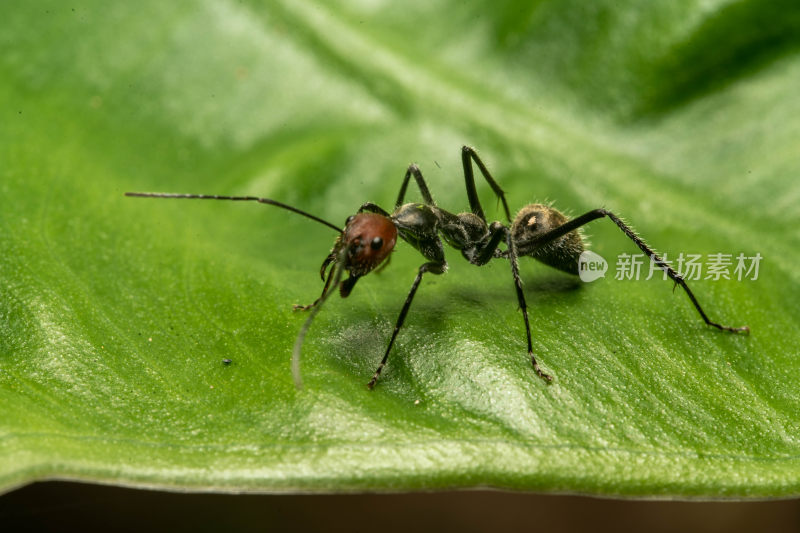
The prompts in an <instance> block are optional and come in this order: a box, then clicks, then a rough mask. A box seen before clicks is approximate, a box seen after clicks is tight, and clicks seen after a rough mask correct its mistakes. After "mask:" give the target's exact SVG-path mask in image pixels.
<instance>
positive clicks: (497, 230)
mask: <svg viewBox="0 0 800 533" xmlns="http://www.w3.org/2000/svg"><path fill="white" fill-rule="evenodd" d="M461 160H462V164H463V166H464V179H465V181H466V186H467V198H468V199H469V205H470V209H471V212H468V213H459V214H453V213H450V212H449V211H446V210H444V209H442V208H441V207H439V206H437V205H436V203H435V202H434V201H433V197H432V196H431V193H430V191H429V190H428V186H427V184H426V183H425V179H424V178H423V177H422V172H421V171H420V169H419V167H418V166H417V165H416V164H412V165H410V166H409V167H408V170H406V173H405V176H404V178H403V184H402V185H401V186H400V193H399V194H398V196H397V201H396V202H395V205H394V211H393V212H391V213H389V212H387V211H386V210H384V209H382V208H381V207H380V206H378V205H376V204H374V203H371V202H367V203H365V204H363V205H362V206H361V207H360V208H359V209H358V212H357V213H356V214H355V215H352V216H350V217H348V218H347V221H346V222H345V226H344V229H343V230H340V229H339V228H338V227H337V226H336V225H334V224H331V223H330V222H328V221H326V220H323V219H322V218H319V217H317V216H315V215H312V214H310V213H307V212H305V211H303V210H301V209H298V208H296V207H292V206H290V205H287V204H284V203H281V202H278V201H275V200H271V199H269V198H258V197H255V196H217V195H206V194H173V193H139V192H128V193H125V195H126V196H139V197H147V198H187V199H200V200H234V201H255V202H259V203H263V204H268V205H274V206H276V207H280V208H282V209H286V210H289V211H292V212H293V213H297V214H299V215H302V216H305V217H307V218H310V219H311V220H315V221H317V222H319V223H321V224H324V225H326V226H328V227H331V228H333V229H334V230H336V231H337V232H339V236H338V238H337V239H336V242H335V243H334V245H333V248H332V249H331V251H330V253H329V254H328V256H327V257H326V258H325V260H324V261H323V262H322V266H321V268H320V277H321V278H322V280H323V281H324V283H325V285H324V286H323V289H322V294H321V295H320V297H319V298H317V299H316V300H315V301H314V303H312V304H310V305H295V306H294V309H295V310H311V313H310V315H309V316H308V318H307V319H306V321H305V323H304V324H303V327H302V328H301V330H300V333H299V334H298V336H297V341H296V342H295V346H294V350H293V356H292V373H293V375H294V379H295V384H296V385H297V387H298V388H301V387H302V380H301V377H300V367H299V365H300V349H301V347H302V344H303V340H304V338H305V335H306V333H307V331H308V328H309V327H310V325H311V322H312V320H313V318H314V316H315V314H316V313H317V312H318V311H319V309H320V308H321V307H322V304H323V303H324V302H325V300H326V299H327V298H328V297H329V296H330V295H331V294H332V293H333V292H334V291H331V290H330V288H331V287H338V288H339V294H340V295H341V296H342V298H347V297H348V296H349V295H350V292H351V291H352V290H353V287H354V286H355V284H356V282H358V280H359V279H360V278H362V277H363V276H365V275H367V274H369V273H370V272H372V271H373V270H375V269H376V268H378V267H379V266H381V265H383V266H386V264H387V263H388V260H389V257H390V253H391V252H392V250H393V249H394V246H395V244H396V242H397V238H398V237H400V238H401V239H403V240H404V241H406V242H408V243H409V244H411V246H413V247H414V248H416V249H417V250H419V252H420V253H421V254H422V255H423V256H424V257H425V259H426V262H425V263H423V264H422V265H421V266H420V267H419V269H418V271H417V276H416V278H414V282H413V283H412V284H411V290H410V291H409V292H408V296H406V301H405V303H404V304H403V308H402V309H401V310H400V316H398V318H397V322H396V323H395V326H394V330H393V331H392V336H391V337H390V339H389V345H388V346H387V347H386V352H385V353H384V355H383V359H381V362H380V365H378V368H377V370H375V373H374V374H373V376H372V379H371V380H370V381H369V383H368V384H367V387H369V388H370V389H372V388H373V387H374V386H375V383H376V382H377V381H378V377H379V376H380V374H381V371H382V370H383V368H384V366H386V361H387V360H388V358H389V352H391V350H392V346H393V345H394V341H395V339H396V338H397V334H398V332H399V331H400V328H402V327H403V322H405V319H406V315H407V314H408V310H409V308H410V307H411V302H412V300H413V299H414V295H415V294H416V292H417V288H418V287H419V284H420V282H421V281H422V276H423V275H424V274H426V273H431V274H443V273H444V272H445V271H446V270H447V261H446V260H445V256H444V245H443V243H442V240H444V242H446V243H447V244H448V245H450V246H452V247H453V248H455V249H456V250H459V251H460V252H461V255H463V256H464V258H465V259H466V260H467V261H469V262H470V263H472V264H473V265H476V266H482V265H485V264H486V263H488V262H489V261H490V260H492V259H497V258H502V259H507V260H508V262H509V264H510V265H511V276H512V277H513V278H514V288H515V289H516V293H517V302H518V303H519V308H520V310H521V311H522V318H523V321H524V322H525V334H526V335H527V341H528V356H529V357H530V359H531V363H532V364H533V368H534V370H535V371H536V373H537V374H538V375H539V377H540V378H542V379H544V380H545V381H547V382H550V381H552V379H553V378H552V377H551V376H549V375H548V374H545V373H544V372H543V371H542V369H541V368H539V364H538V363H537V362H536V357H535V356H534V355H533V345H532V341H531V327H530V322H529V320H528V306H527V304H526V303H525V294H524V293H523V291H522V281H521V280H520V276H519V257H520V256H530V257H533V258H534V259H537V260H539V261H541V262H542V263H545V264H546V265H549V266H551V267H554V268H557V269H559V270H562V271H564V272H567V273H569V274H575V275H577V274H578V258H579V256H580V254H581V253H582V252H583V250H584V242H583V237H582V236H581V234H580V233H579V231H578V228H580V227H581V226H583V225H585V224H587V223H589V222H591V221H593V220H596V219H598V218H603V217H608V218H609V219H611V221H613V222H614V224H616V225H617V226H618V227H619V228H620V229H621V230H622V232H623V233H624V234H625V235H626V236H627V237H628V238H629V239H631V240H632V241H633V242H634V243H635V244H636V246H638V247H639V249H640V250H642V251H643V252H644V253H645V254H646V255H647V256H648V257H649V258H650V259H651V260H652V261H654V262H655V263H656V264H657V265H661V266H660V268H662V269H664V270H665V271H666V272H667V275H668V276H669V277H670V278H671V279H672V280H673V281H674V282H675V285H676V286H677V285H680V286H681V287H682V288H683V290H684V291H685V292H686V294H687V296H688V297H689V300H691V302H692V304H693V305H694V307H695V309H697V312H698V313H700V317H701V318H702V319H703V321H704V322H705V323H706V324H707V325H709V326H713V327H715V328H717V329H720V330H723V331H730V332H749V331H750V330H749V328H748V327H747V326H742V327H738V328H734V327H730V326H723V325H721V324H718V323H716V322H712V321H711V320H710V319H709V318H708V315H706V313H705V311H703V308H702V307H701V306H700V303H699V302H698V301H697V298H696V297H695V296H694V294H693V293H692V291H691V289H689V286H688V285H687V284H686V281H684V279H683V278H682V277H681V275H680V274H678V273H677V272H676V271H675V270H673V269H672V267H670V266H669V265H668V264H667V263H665V262H663V261H662V259H661V258H660V257H659V256H658V255H657V254H656V253H655V251H654V250H653V249H651V248H650V247H649V246H648V245H647V244H645V242H644V241H643V240H642V239H641V238H640V237H639V236H638V235H637V234H636V233H635V232H634V231H633V229H631V227H630V226H628V225H627V224H625V223H624V222H623V221H622V220H620V218H619V217H617V216H616V215H615V214H614V213H612V212H610V211H607V210H605V209H602V208H600V209H593V210H591V211H589V212H588V213H585V214H583V215H581V216H579V217H576V218H573V219H569V218H567V217H566V216H565V215H563V214H562V213H561V212H560V211H558V210H556V209H554V208H553V207H551V206H548V205H543V204H530V205H527V206H525V207H523V208H522V209H521V210H520V211H519V213H517V216H516V217H515V218H514V221H513V222H512V221H511V214H510V212H509V210H508V204H507V203H506V198H505V194H504V193H503V190H502V189H501V188H500V186H499V185H498V184H497V182H496V181H495V180H494V178H493V177H492V175H491V174H490V173H489V170H488V169H487V168H486V165H484V163H483V161H481V159H480V157H478V154H477V153H476V152H475V150H474V149H472V148H470V147H469V146H464V147H463V148H462V151H461ZM473 163H474V164H475V165H476V166H477V167H478V169H479V170H480V172H481V174H482V175H483V177H484V179H486V181H487V182H488V184H489V186H490V187H491V189H492V191H494V193H495V195H496V196H497V197H498V199H499V200H500V201H501V202H502V203H503V210H504V211H505V215H506V219H507V220H508V222H509V223H510V226H509V225H506V224H502V223H501V222H492V223H491V224H489V223H487V221H486V216H485V215H484V213H483V208H482V207H481V202H480V200H479V199H478V193H477V190H476V188H475V176H474V173H473ZM411 177H413V178H414V180H415V181H416V183H417V186H418V187H419V190H420V193H421V194H422V199H423V203H404V200H405V196H406V189H407V188H408V183H409V181H410V179H411ZM501 244H503V245H505V249H504V250H502V249H500V245H501ZM343 272H348V274H349V275H348V277H347V279H345V280H342V274H343Z"/></svg>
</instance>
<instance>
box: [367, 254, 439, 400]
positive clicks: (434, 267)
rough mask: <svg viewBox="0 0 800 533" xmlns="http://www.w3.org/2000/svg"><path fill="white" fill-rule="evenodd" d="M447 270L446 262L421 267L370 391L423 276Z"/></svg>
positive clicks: (373, 378)
mask: <svg viewBox="0 0 800 533" xmlns="http://www.w3.org/2000/svg"><path fill="white" fill-rule="evenodd" d="M445 270H447V263H446V262H441V263H437V262H433V261H432V262H430V263H425V264H423V265H422V266H421V267H419V272H417V277H416V278H414V283H412V284H411V290H410V291H408V296H406V303H404V304H403V309H402V310H401V311H400V316H399V317H398V318H397V323H396V324H395V326H394V331H393V332H392V338H391V339H389V346H387V347H386V353H385V354H383V359H381V364H380V365H378V369H377V370H376V371H375V374H374V375H373V376H372V379H371V380H370V381H369V383H367V387H368V388H369V389H372V387H374V386H375V383H376V382H377V381H378V376H380V375H381V371H382V370H383V367H384V366H386V361H387V359H389V352H390V351H391V350H392V345H394V340H395V339H396V338H397V333H398V332H399V331H400V328H401V327H402V326H403V322H404V321H405V319H406V315H407V314H408V309H409V308H410V307H411V301H412V300H413V299H414V294H415V293H416V292H417V287H419V283H420V281H422V275H423V274H424V273H426V272H430V273H432V274H443V273H444V271H445Z"/></svg>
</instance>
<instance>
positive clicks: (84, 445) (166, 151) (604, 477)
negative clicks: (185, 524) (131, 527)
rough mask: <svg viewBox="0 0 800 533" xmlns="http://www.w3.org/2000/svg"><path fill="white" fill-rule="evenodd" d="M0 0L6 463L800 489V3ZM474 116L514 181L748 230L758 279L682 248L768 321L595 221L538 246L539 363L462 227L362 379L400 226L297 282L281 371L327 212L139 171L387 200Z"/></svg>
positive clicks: (725, 245) (254, 482)
mask: <svg viewBox="0 0 800 533" xmlns="http://www.w3.org/2000/svg"><path fill="white" fill-rule="evenodd" d="M0 18H1V19H2V20H3V21H4V22H3V25H2V27H0V48H1V49H2V50H3V53H2V54H0V80H2V82H0V102H2V109H3V120H2V121H0V192H1V193H2V194H0V224H1V225H0V228H2V231H1V232H0V250H2V255H0V402H2V406H3V407H2V411H3V415H2V418H0V487H2V488H4V489H5V490H8V489H10V488H11V487H14V486H17V485H20V484H25V483H29V482H31V481H34V480H37V479H49V478H62V479H80V480H87V481H96V482H103V483H114V484H120V485H136V486H152V487H163V488H173V489H183V490H187V489H188V490H253V491H293V490H302V491H348V490H412V489H421V488H425V489H435V488H440V487H472V486H487V485H489V486H495V487H504V488H513V489H527V490H537V491H569V492H583V493H594V494H605V495H632V496H669V497H692V496H703V497H773V496H774V497H779V496H789V495H797V494H800V442H799V439H800V417H798V413H800V394H798V392H799V389H798V385H797V382H798V380H797V376H798V374H799V373H800V359H798V357H797V355H798V353H797V346H798V345H800V336H799V335H798V329H799V328H798V316H800V303H799V302H800V289H799V287H800V269H799V268H798V265H799V264H800V251H799V250H800V238H798V233H797V230H796V228H797V226H798V223H799V222H800V182H799V181H798V180H797V174H798V171H800V159H798V157H797V146H798V141H800V119H798V117H800V99H798V98H797V87H798V84H800V56H798V55H797V53H796V50H797V46H798V44H800V31H798V30H800V10H798V8H797V7H796V6H795V4H794V3H792V2H769V3H767V2H761V1H752V0H751V1H739V2H733V1H719V2H712V3H710V4H709V3H708V2H696V1H681V2H674V1H663V2H592V3H586V2H578V1H566V2H565V1H561V2H534V3H531V2H519V1H516V0H505V1H503V2H496V3H493V4H492V5H491V6H490V5H488V4H486V5H477V4H476V5H474V6H472V7H464V6H463V5H462V4H461V3H459V2H454V1H451V2H440V3H435V4H430V3H427V2H402V3H388V2H387V3H375V2H359V1H355V0H351V1H350V2H344V3H341V4H340V5H339V6H337V7H332V6H330V5H328V3H326V2H313V1H310V0H291V1H288V0H286V1H282V0H281V1H275V2H269V3H261V2H254V1H250V2H248V1H245V2H232V1H214V2H198V3H192V4H188V3H174V2H170V3H164V2H149V1H142V2H135V3H123V2H114V3H108V2H99V1H98V2H90V1H78V2H72V3H70V4H64V3H63V2H56V1H53V2H46V1H36V2H29V3H26V4H24V5H22V4H17V5H11V4H10V3H6V4H4V5H3V7H2V8H0ZM462 144H469V145H473V146H475V147H477V149H478V150H479V152H480V154H481V156H482V158H483V159H484V160H485V161H486V162H487V163H488V165H489V167H490V169H491V171H492V172H493V173H494V176H495V177H496V178H497V179H498V181H499V182H500V183H501V184H502V186H503V188H504V189H505V191H506V195H507V198H508V199H509V203H510V204H511V205H512V206H517V207H521V206H522V205H525V204H527V203H530V202H534V201H546V200H555V202H556V203H555V205H556V206H557V207H558V208H559V209H563V210H566V211H568V212H569V213H571V214H572V215H578V214H580V213H583V212H586V211H588V210H591V209H594V208H596V207H600V206H604V207H606V208H607V209H609V210H611V211H613V212H615V213H617V214H619V215H621V216H623V217H625V219H626V220H627V221H629V222H630V223H631V224H632V225H633V226H634V227H635V228H636V229H637V231H638V232H639V233H640V234H641V235H643V236H644V237H645V238H646V239H647V241H648V242H649V243H651V244H652V245H653V246H654V247H656V248H657V249H658V250H659V251H662V252H666V253H667V256H668V259H676V258H677V257H678V254H680V253H684V254H700V255H701V256H703V257H707V256H708V254H714V253H724V254H731V255H732V257H733V258H735V257H736V256H737V255H738V254H740V253H741V254H744V255H745V256H748V257H750V256H755V255H756V254H760V255H761V256H762V258H763V259H762V261H761V263H760V269H759V273H758V278H757V279H756V280H753V279H743V280H737V279H736V276H735V275H732V276H731V277H732V279H727V280H726V279H721V280H713V279H700V280H697V281H690V285H691V287H692V289H693V291H694V292H695V294H696V295H697V298H698V299H699V301H700V302H701V303H702V305H703V306H704V308H705V310H706V311H707V312H708V314H709V315H710V317H711V319H712V320H716V321H719V322H722V323H725V324H730V325H732V326H740V325H744V324H747V325H749V326H750V328H751V330H752V334H751V335H750V336H745V335H732V334H727V333H723V332H720V331H717V330H715V329H713V328H709V327H707V326H705V325H704V324H703V323H702V321H701V320H700V318H699V317H698V315H697V313H696V311H695V310H694V309H693V307H692V305H691V303H690V301H689V300H688V299H687V298H686V296H685V295H684V294H683V293H682V291H681V290H680V289H678V290H675V291H673V290H672V284H671V283H670V282H668V281H662V280H661V279H660V275H656V276H654V279H651V280H649V281H645V280H643V279H641V280H639V281H633V280H631V281H623V280H616V279H614V273H615V271H616V261H617V257H618V256H619V254H623V253H625V254H635V253H637V252H638V249H637V248H636V247H635V246H634V244H633V243H631V242H630V241H629V240H628V239H626V238H625V236H624V235H623V234H622V233H621V232H620V231H619V230H618V229H617V228H616V227H615V226H614V225H613V224H612V223H611V222H610V221H608V220H599V221H596V222H593V223H592V224H591V225H589V226H588V227H587V228H586V229H587V233H589V234H591V242H592V246H591V249H592V250H593V251H595V252H596V253H598V254H600V255H601V256H603V257H604V258H606V259H607V260H608V261H609V271H608V272H607V274H606V277H605V278H604V279H600V280H597V281H595V282H593V283H591V284H583V283H581V282H580V281H578V280H577V279H576V278H574V277H572V276H569V275H567V274H563V273H560V272H557V271H555V270H552V269H549V268H547V267H545V266H543V265H542V264H540V263H537V262H535V261H531V260H529V259H524V260H523V261H522V265H521V269H522V278H523V281H524V282H525V297H526V299H527V301H528V304H529V311H530V314H531V323H532V330H533V337H534V351H535V353H536V355H537V358H538V359H539V361H540V363H541V364H542V366H543V368H544V369H545V371H546V372H548V373H550V374H552V375H553V376H554V377H555V380H554V382H553V383H552V384H551V385H546V384H545V383H544V382H543V381H542V380H541V379H539V378H537V377H536V375H535V373H534V371H533V369H532V368H531V365H530V362H529V360H528V358H527V355H526V350H525V333H524V329H523V323H522V317H521V314H520V312H519V310H518V308H517V301H516V297H515V293H514V287H513V283H512V279H511V275H510V270H509V267H508V264H507V262H505V261H495V262H493V263H491V264H490V265H488V266H486V267H483V268H474V267H472V266H471V265H469V264H468V263H467V262H466V261H464V260H463V259H462V258H461V257H460V254H459V253H458V252H457V251H456V250H452V249H448V250H447V254H448V255H447V256H448V260H449V264H450V269H449V271H448V273H447V274H446V275H443V276H435V275H428V276H426V277H425V278H424V279H423V281H422V284H421V287H420V290H419V292H418V293H417V296H416V299H415V300H414V303H413V306H412V307H411V311H410V313H409V315H408V319H407V320H406V324H405V325H404V327H403V329H402V331H401V332H400V335H399V337H398V340H397V343H396V345H395V347H394V349H393V352H392V354H391V357H390V359H389V364H388V366H387V368H386V369H385V371H384V373H383V375H382V377H381V380H380V381H379V382H378V386H377V387H376V388H375V390H373V391H368V390H367V388H366V387H365V385H366V383H367V381H368V380H369V378H370V377H371V375H372V373H373V371H374V370H375V368H376V366H377V363H378V362H379V360H380V358H381V357H382V355H383V351H384V349H385V346H386V343H387V340H388V338H389V335H390V334H391V331H392V328H393V326H394V323H395V321H396V318H397V315H398V313H399V310H400V308H401V306H402V303H403V301H404V299H405V297H406V295H407V293H408V290H409V288H410V285H411V282H412V281H413V279H414V276H415V274H416V269H417V267H418V266H419V265H420V264H421V263H422V262H423V261H424V259H423V258H422V257H421V256H420V254H419V253H418V252H416V251H415V250H414V249H413V248H412V247H411V246H409V245H407V244H405V243H401V244H400V245H399V246H398V249H397V251H396V253H394V254H393V258H392V261H391V266H390V268H387V269H386V270H385V271H383V272H381V273H380V274H375V275H372V276H368V277H366V278H365V279H363V280H361V281H360V282H359V284H358V286H357V287H356V289H355V290H354V291H353V294H352V295H351V296H350V297H349V298H348V299H346V300H343V299H339V298H332V299H330V300H329V301H328V302H327V303H326V305H325V307H324V309H322V311H321V312H320V313H319V314H318V315H317V318H316V320H315V322H314V323H313V325H312V327H311V329H310V331H309V334H308V336H307V338H306V341H305V344H304V346H303V359H302V371H303V377H304V380H305V385H306V386H305V388H304V389H303V390H300V391H298V390H296V389H295V388H294V385H293V382H292V376H291V370H290V365H291V352H292V346H293V345H294V342H295V338H296V335H297V333H298V331H299V330H300V328H301V326H302V323H303V321H304V319H305V316H304V315H302V314H299V313H294V312H292V309H291V305H292V304H295V303H310V302H311V301H312V300H313V299H314V298H316V297H317V296H318V295H319V292H320V290H321V288H322V283H321V282H320V281H319V279H318V273H317V272H318V267H319V264H320V263H321V261H322V260H323V259H324V257H325V256H326V254H327V253H328V250H329V249H330V246H331V245H332V243H333V239H334V238H335V236H336V235H335V233H334V232H332V231H331V230H330V229H328V228H325V227H324V226H322V225H319V224H315V223H314V222H311V221H309V220H306V219H303V218H301V217H298V216H295V215H292V214H290V213H288V212H285V211H282V210H279V209H275V208H271V207H268V206H260V205H257V204H249V203H244V204H242V203H231V202H199V201H185V200H146V199H138V198H126V197H124V196H123V193H124V192H125V191H130V190H144V191H150V190H157V191H168V192H190V193H209V194H249V195H257V196H266V197H270V198H275V199H277V200H280V201H283V202H286V203H290V204H292V205H296V206H298V207H300V208H302V209H305V210H308V211H310V212H312V213H315V214H317V215H319V216H321V217H323V218H325V219H327V220H331V221H333V222H335V223H336V224H340V223H343V221H344V220H345V218H346V217H347V216H348V215H350V214H352V213H354V212H355V211H356V210H357V209H358V207H359V206H360V205H361V203H363V202H365V201H373V202H376V203H378V204H380V205H382V206H384V207H386V208H390V207H391V206H392V202H393V201H394V199H395V197H396V195H397V191H398V189H399V186H400V182H401V178H402V175H403V172H404V171H405V169H406V167H407V165H408V164H409V163H410V162H412V161H415V162H417V163H418V164H419V165H420V167H421V168H422V171H423V173H424V175H425V178H426V180H427V181H428V184H429V186H430V188H431V190H432V192H433V194H434V196H435V198H436V200H437V202H438V204H439V205H440V206H442V207H444V208H446V209H449V210H452V211H454V212H458V211H463V210H466V209H468V203H467V198H466V192H465V189H464V184H463V177H462V169H461V162H460V155H459V150H460V147H461V145H462ZM479 193H480V194H481V198H482V201H483V203H484V206H485V207H486V208H487V215H488V216H489V217H491V218H493V219H500V218H501V216H502V211H501V210H498V209H497V208H496V205H495V201H494V199H493V198H492V193H491V190H490V189H489V188H488V187H487V186H486V184H485V183H483V182H482V181H481V182H480V183H479ZM413 195H414V196H413V197H414V198H418V197H417V196H416V191H414V192H413ZM734 261H735V259H734ZM646 269H647V265H645V270H646ZM642 277H646V276H644V275H643V276H642ZM703 277H705V275H704V276H703ZM223 359H230V360H231V361H232V362H231V363H230V364H229V365H225V364H223Z"/></svg>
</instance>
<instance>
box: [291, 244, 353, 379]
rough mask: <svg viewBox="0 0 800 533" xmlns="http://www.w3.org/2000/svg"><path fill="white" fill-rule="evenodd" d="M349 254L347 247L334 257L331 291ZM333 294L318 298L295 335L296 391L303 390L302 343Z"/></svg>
mask: <svg viewBox="0 0 800 533" xmlns="http://www.w3.org/2000/svg"><path fill="white" fill-rule="evenodd" d="M349 252H350V246H349V245H347V246H344V247H342V250H341V251H340V252H339V255H337V256H336V261H335V262H334V264H333V268H335V269H336V273H334V275H333V284H332V285H331V288H332V289H335V288H336V287H338V286H339V282H341V280H342V271H343V270H344V266H343V265H344V262H345V260H346V258H347V254H348V253H349ZM334 292H336V291H335V290H328V291H326V292H325V294H323V295H322V296H321V297H320V299H319V301H317V302H315V303H314V307H312V308H311V312H310V313H309V315H308V318H307V319H306V321H305V322H304V323H303V327H302V328H300V333H298V334H297V340H296V341H295V342H294V349H293V350H292V377H293V378H294V386H295V387H297V390H302V389H303V377H302V376H301V375H300V350H301V349H302V347H303V341H304V340H305V338H306V333H308V329H309V328H310V327H311V322H312V321H313V320H314V317H315V316H316V315H317V313H319V310H320V309H321V308H322V304H324V303H325V300H327V299H328V297H329V296H330V295H331V294H333V293H334Z"/></svg>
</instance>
